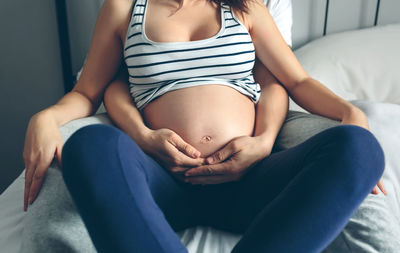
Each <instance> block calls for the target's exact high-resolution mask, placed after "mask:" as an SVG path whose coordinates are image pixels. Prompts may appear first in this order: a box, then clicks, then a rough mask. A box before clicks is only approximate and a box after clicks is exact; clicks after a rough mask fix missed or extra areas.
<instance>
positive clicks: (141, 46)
mask: <svg viewBox="0 0 400 253" xmlns="http://www.w3.org/2000/svg"><path fill="white" fill-rule="evenodd" d="M146 7H147V0H136V1H135V3H134V6H133V11H132V16H131V20H130V24H129V28H128V32H127V34H126V38H125V39H126V40H125V48H124V60H125V63H126V65H127V67H128V72H129V90H130V93H131V96H132V97H133V100H134V102H135V104H136V107H137V108H138V109H139V110H142V109H143V108H144V107H145V106H146V105H147V104H148V103H150V102H151V101H153V100H154V99H156V98H158V97H159V96H162V95H163V94H165V93H166V92H168V91H173V90H177V89H182V88H186V87H193V86H197V85H207V84H219V85H226V86H229V87H232V88H234V89H236V90H237V91H239V92H240V93H242V94H244V95H246V96H248V97H249V98H251V99H252V100H253V102H254V103H257V102H258V100H259V97H260V93H261V89H260V85H259V84H258V83H256V82H255V81H254V78H253V75H252V69H253V67H254V60H255V51H254V45H253V43H252V41H251V37H250V34H249V33H248V31H247V29H246V27H245V26H244V25H243V24H241V23H240V21H239V20H238V19H237V17H236V16H235V15H234V14H233V12H232V10H231V8H230V7H229V6H227V5H225V4H222V6H221V28H220V31H219V32H218V33H217V34H216V35H214V36H212V37H210V38H206V39H203V40H196V41H189V42H154V41H151V40H149V39H148V38H147V36H146V34H145V31H144V24H145V23H144V22H145V17H146Z"/></svg>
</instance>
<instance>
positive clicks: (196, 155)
mask: <svg viewBox="0 0 400 253" xmlns="http://www.w3.org/2000/svg"><path fill="white" fill-rule="evenodd" d="M192 156H193V158H197V157H199V156H200V152H199V151H195V152H193V155H192Z"/></svg>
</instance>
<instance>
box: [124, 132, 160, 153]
mask: <svg viewBox="0 0 400 253" xmlns="http://www.w3.org/2000/svg"><path fill="white" fill-rule="evenodd" d="M153 132H154V130H152V129H150V128H148V127H146V126H142V127H141V128H137V129H135V130H134V131H131V132H130V133H128V135H129V136H130V137H131V138H132V139H133V140H134V141H135V142H136V143H137V144H138V145H139V147H140V148H141V149H143V150H144V151H147V152H148V151H149V150H150V148H151V145H150V143H151V140H152V136H153Z"/></svg>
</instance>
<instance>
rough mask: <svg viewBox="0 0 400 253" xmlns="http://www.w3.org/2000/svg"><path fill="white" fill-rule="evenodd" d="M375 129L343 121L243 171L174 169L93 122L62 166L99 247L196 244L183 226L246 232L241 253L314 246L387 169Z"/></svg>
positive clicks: (174, 251)
mask: <svg viewBox="0 0 400 253" xmlns="http://www.w3.org/2000/svg"><path fill="white" fill-rule="evenodd" d="M384 165H385V162H384V154H383V150H382V148H381V146H380V144H379V142H378V141H377V139H376V138H375V137H374V135H373V134H372V133H371V132H369V131H367V130H365V129H364V128H361V127H358V126H354V125H339V126H334V127H331V128H329V129H326V130H323V131H322V132H320V133H318V134H316V135H314V136H312V137H310V138H309V139H307V140H306V141H304V142H302V143H300V144H298V145H296V146H294V147H292V148H289V149H286V150H283V151H277V152H273V153H271V154H270V155H269V156H267V157H266V158H264V159H263V160H261V161H259V162H258V163H257V164H256V165H255V166H254V167H253V168H252V169H251V170H250V171H249V172H248V173H247V174H246V175H245V176H244V177H243V178H242V179H241V180H240V181H235V182H227V183H222V184H215V185H205V186H202V185H191V184H189V183H184V182H181V181H179V180H177V179H175V178H174V177H173V176H172V175H171V174H170V172H168V171H167V170H166V169H164V168H163V167H162V166H160V165H159V164H158V163H157V162H156V160H154V159H153V158H152V157H151V156H149V155H147V154H146V153H144V152H143V151H142V150H141V149H140V147H139V146H138V145H137V144H136V143H135V142H134V141H133V140H132V138H130V137H129V136H128V135H127V134H125V133H124V132H123V131H121V130H120V129H118V128H116V127H114V126H108V125H102V124H94V125H89V126H85V127H83V128H81V129H79V130H78V131H76V132H75V133H74V134H73V135H72V136H71V137H70V138H69V139H68V140H67V141H66V143H65V144H64V147H63V150H62V175H63V179H64V181H65V183H66V185H67V188H68V190H69V192H70V194H71V196H72V199H73V200H74V203H75V204H76V206H77V208H78V211H79V213H80V215H81V216H82V219H83V221H84V223H85V225H86V227H87V229H88V232H89V235H90V237H91V239H92V241H93V243H94V245H95V247H96V249H97V250H98V252H149V253H164V252H165V253H166V252H168V253H179V252H188V251H187V249H186V248H185V246H184V245H183V244H182V243H181V241H180V239H179V237H178V236H177V234H176V233H175V232H177V231H180V230H183V229H185V228H188V227H193V226H196V225H207V226H212V227H214V228H217V229H221V230H226V231H230V232H233V233H241V234H243V237H242V238H241V240H240V241H239V242H238V243H237V245H235V247H234V248H233V250H232V252H234V253H239V252H240V253H242V252H243V253H244V252H246V253H251V252H256V253H260V252H286V253H289V252H296V253H302V252H307V253H313V252H321V251H322V250H323V249H325V248H326V247H327V246H328V245H329V244H330V243H331V242H332V241H333V240H334V239H335V238H336V236H337V235H338V234H339V233H340V231H341V230H343V228H344V227H345V225H346V224H347V222H348V220H349V219H350V217H351V216H352V214H353V213H354V212H355V211H356V209H357V208H358V206H359V205H360V204H361V202H362V201H363V200H364V199H365V197H366V196H367V195H368V194H369V193H370V192H371V191H372V189H373V187H374V186H375V185H376V183H377V182H378V180H379V179H380V178H381V176H382V174H383V171H384Z"/></svg>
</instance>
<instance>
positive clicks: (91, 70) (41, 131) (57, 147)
mask: <svg viewBox="0 0 400 253" xmlns="http://www.w3.org/2000/svg"><path fill="white" fill-rule="evenodd" d="M127 3H128V2H127V1H124V0H106V1H105V2H104V4H103V6H102V8H101V10H100V13H99V15H98V18H97V21H96V26H95V29H94V33H93V38H92V41H91V45H90V50H89V54H88V58H87V60H86V63H85V65H84V67H83V70H82V75H81V77H80V79H79V80H78V82H77V84H76V85H75V87H74V88H73V90H72V91H71V92H69V93H67V94H66V95H65V96H63V97H62V98H61V99H60V100H59V101H58V102H57V103H56V104H55V105H53V106H50V107H48V108H46V109H44V110H42V111H40V112H38V113H36V114H35V115H33V116H32V117H31V119H30V121H29V124H28V127H27V131H26V136H25V144H24V151H23V159H24V163H25V168H26V170H25V192H24V210H25V211H26V210H27V205H28V202H29V203H32V202H33V201H34V200H35V198H36V196H37V194H38V193H39V190H40V188H41V185H42V182H43V178H44V175H45V173H46V172H47V169H48V167H49V166H50V163H51V162H52V160H53V158H54V156H56V158H57V161H58V163H59V165H61V150H62V147H63V140H62V137H61V133H60V130H59V127H60V126H62V125H64V124H65V123H67V122H69V121H71V120H73V119H77V118H82V117H86V116H89V115H92V114H93V113H94V112H95V111H96V110H97V108H98V106H99V104H100V103H101V101H102V99H103V93H104V89H105V87H106V86H107V84H108V83H109V82H110V81H111V80H112V78H113V77H114V75H115V73H116V71H117V69H118V67H119V65H120V63H121V58H122V43H121V40H120V36H119V35H118V33H119V31H120V29H121V26H122V24H124V22H126V19H127V17H128V15H129V8H127Z"/></svg>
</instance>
